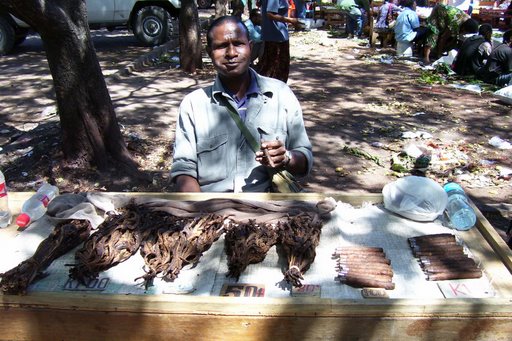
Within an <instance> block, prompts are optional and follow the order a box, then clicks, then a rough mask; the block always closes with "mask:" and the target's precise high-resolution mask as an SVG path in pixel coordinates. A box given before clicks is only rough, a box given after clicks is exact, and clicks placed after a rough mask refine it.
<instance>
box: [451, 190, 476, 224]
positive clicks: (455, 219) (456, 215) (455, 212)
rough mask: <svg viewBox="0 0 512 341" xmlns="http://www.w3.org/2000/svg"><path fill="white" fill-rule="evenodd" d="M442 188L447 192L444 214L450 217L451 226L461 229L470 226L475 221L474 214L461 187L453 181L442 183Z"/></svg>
mask: <svg viewBox="0 0 512 341" xmlns="http://www.w3.org/2000/svg"><path fill="white" fill-rule="evenodd" d="M444 190H445V191H446V193H447V194H448V204H447V205H446V215H447V216H448V219H450V225H451V227H453V228H454V229H456V230H463V231H464V230H469V229H470V228H472V227H473V226H474V225H475V223H476V214H475V211H474V210H473V208H472V207H471V206H470V205H469V202H468V198H467V197H466V193H464V190H463V189H462V187H460V185H459V184H457V183H455V182H449V183H447V184H446V185H444Z"/></svg>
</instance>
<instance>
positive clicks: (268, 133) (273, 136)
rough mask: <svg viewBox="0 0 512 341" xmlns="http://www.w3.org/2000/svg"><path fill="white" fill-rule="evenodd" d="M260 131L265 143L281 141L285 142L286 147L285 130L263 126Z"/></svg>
mask: <svg viewBox="0 0 512 341" xmlns="http://www.w3.org/2000/svg"><path fill="white" fill-rule="evenodd" d="M259 131H260V132H261V139H262V140H263V141H272V140H280V141H283V143H284V144H285V146H286V137H287V133H286V130H285V129H283V128H281V127H275V126H270V125H265V124H262V125H260V126H259Z"/></svg>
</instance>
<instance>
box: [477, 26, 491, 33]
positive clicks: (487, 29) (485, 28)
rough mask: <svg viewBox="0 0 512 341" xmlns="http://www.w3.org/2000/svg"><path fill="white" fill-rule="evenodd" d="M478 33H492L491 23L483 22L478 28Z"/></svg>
mask: <svg viewBox="0 0 512 341" xmlns="http://www.w3.org/2000/svg"><path fill="white" fill-rule="evenodd" d="M478 34H479V35H481V36H485V35H487V34H492V25H491V24H482V25H480V28H479V29H478Z"/></svg>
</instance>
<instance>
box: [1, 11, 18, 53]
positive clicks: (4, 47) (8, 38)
mask: <svg viewBox="0 0 512 341" xmlns="http://www.w3.org/2000/svg"><path fill="white" fill-rule="evenodd" d="M14 39H15V34H14V27H12V26H11V24H9V22H8V21H7V20H5V18H3V17H0V56H3V55H5V54H8V53H9V52H11V50H12V48H13V47H14Z"/></svg>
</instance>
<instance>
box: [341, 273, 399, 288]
mask: <svg viewBox="0 0 512 341" xmlns="http://www.w3.org/2000/svg"><path fill="white" fill-rule="evenodd" d="M339 281H340V282H341V283H344V284H347V285H350V286H352V287H357V288H365V287H366V288H383V289H387V290H393V289H395V283H393V282H390V281H377V280H373V279H364V278H358V277H351V276H350V277H347V276H343V277H339Z"/></svg>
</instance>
